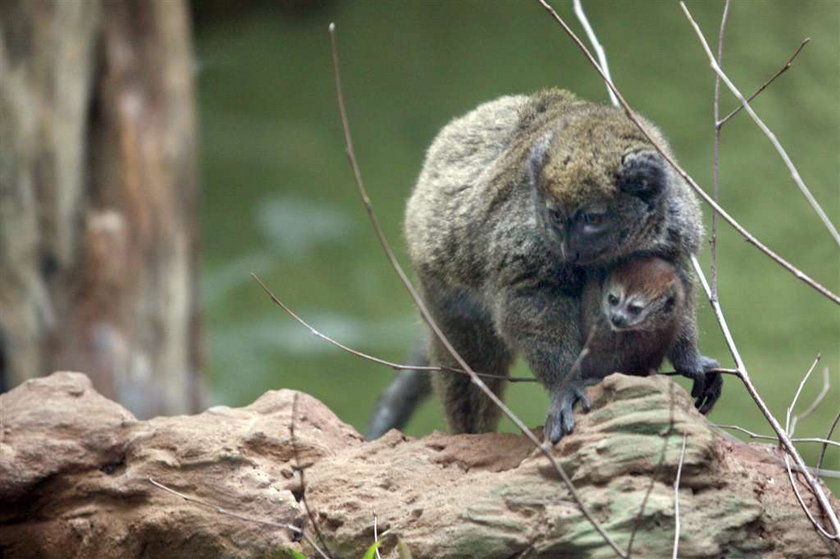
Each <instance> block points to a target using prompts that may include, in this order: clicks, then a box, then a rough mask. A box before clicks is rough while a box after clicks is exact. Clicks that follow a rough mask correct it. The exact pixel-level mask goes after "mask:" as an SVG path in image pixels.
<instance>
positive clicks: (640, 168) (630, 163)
mask: <svg viewBox="0 0 840 559" xmlns="http://www.w3.org/2000/svg"><path fill="white" fill-rule="evenodd" d="M665 164H666V163H665V161H663V160H662V157H661V156H660V155H659V153H657V152H655V151H652V150H651V151H635V152H632V153H628V154H627V155H625V156H624V158H623V159H622V162H621V171H619V176H618V188H619V189H620V190H621V191H622V192H626V193H627V194H632V195H633V196H636V197H638V198H641V199H642V200H643V201H645V202H648V203H650V202H653V201H654V200H655V199H656V198H657V197H658V196H659V195H660V194H661V193H662V192H663V190H665V181H666V175H665V169H664V165H665Z"/></svg>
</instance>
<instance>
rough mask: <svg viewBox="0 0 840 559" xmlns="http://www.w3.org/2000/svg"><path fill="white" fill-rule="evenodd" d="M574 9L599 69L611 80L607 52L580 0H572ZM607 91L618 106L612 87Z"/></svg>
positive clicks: (612, 101)
mask: <svg viewBox="0 0 840 559" xmlns="http://www.w3.org/2000/svg"><path fill="white" fill-rule="evenodd" d="M573 5H574V10H575V16H577V18H578V21H579V22H580V24H581V26H582V27H583V30H584V31H585V32H586V37H587V38H588V39H589V42H590V43H591V44H592V48H594V49H595V53H596V54H597V55H598V66H599V67H600V68H601V71H603V72H604V75H606V76H607V77H608V78H610V80H612V76H611V75H610V67H609V64H608V63H607V54H606V52H604V47H602V46H601V43H600V41H598V36H597V35H596V34H595V31H594V30H593V29H592V26H591V25H589V18H587V17H586V12H584V11H583V4H581V1H580V0H574V4H573ZM607 93H608V94H609V96H610V102H611V103H612V104H613V106H615V107H617V106H618V97H616V96H615V93H613V91H612V89H610V88H609V87H608V88H607Z"/></svg>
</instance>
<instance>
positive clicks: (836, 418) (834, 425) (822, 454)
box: [817, 411, 840, 471]
mask: <svg viewBox="0 0 840 559" xmlns="http://www.w3.org/2000/svg"><path fill="white" fill-rule="evenodd" d="M838 422H840V411H838V412H837V415H835V416H834V421H832V422H831V427H829V428H828V434H826V436H825V439H826V440H825V441H823V446H822V449H821V450H820V457H819V459H818V460H817V471H819V470H821V469H822V465H823V460H825V451H826V450H828V445H829V444H830V443H834V441H831V440H829V439H831V436H832V435H833V434H834V429H836V428H837V423H838ZM835 444H836V443H835Z"/></svg>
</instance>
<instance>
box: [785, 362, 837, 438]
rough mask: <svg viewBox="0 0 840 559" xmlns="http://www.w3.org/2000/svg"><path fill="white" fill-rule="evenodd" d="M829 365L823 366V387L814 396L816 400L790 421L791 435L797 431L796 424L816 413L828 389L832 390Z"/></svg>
mask: <svg viewBox="0 0 840 559" xmlns="http://www.w3.org/2000/svg"><path fill="white" fill-rule="evenodd" d="M828 372H829V371H828V367H823V384H822V388H821V389H820V392H819V394H817V397H816V398H814V401H813V402H811V405H810V406H808V407H807V408H806V409H805V411H804V412H802V413H800V414H799V415H794V416H793V420H792V421H791V423H790V436H791V437H792V436H793V433H794V432H795V431H796V424H797V423H799V422H800V421H802V420H803V419H805V418H806V417H808V416H809V415H811V414H812V413H814V411H816V409H817V408H818V407H819V405H820V404H821V403H822V401H823V400H824V399H825V397H826V395H827V394H828V391H829V390H831V380H830V377H829V374H828Z"/></svg>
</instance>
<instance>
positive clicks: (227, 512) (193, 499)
mask: <svg viewBox="0 0 840 559" xmlns="http://www.w3.org/2000/svg"><path fill="white" fill-rule="evenodd" d="M147 479H148V480H149V483H151V484H152V485H154V486H155V487H157V488H159V489H162V490H164V491H166V492H167V493H171V494H173V495H175V496H176V497H180V498H182V499H184V500H185V501H189V502H190V503H195V504H197V505H201V506H203V507H207V508H209V509H212V510H214V511H216V512H218V513H219V514H224V515H225V516H230V517H233V518H238V519H239V520H244V521H245V522H253V523H256V524H263V525H265V526H270V527H272V528H279V529H281V530H289V531H291V532H294V533H295V534H298V535H300V536H301V537H302V538H303V539H304V540H306V543H308V544H309V545H311V546H312V548H313V549H314V550H315V551H317V552H318V555H320V556H321V557H323V558H324V559H330V556H329V555H327V554H326V553H324V552H323V551H322V550H321V548H319V547H318V545H317V544H316V543H315V542H314V541H312V538H310V537H309V536H308V535H307V534H306V532H304V531H303V530H301V529H300V528H298V527H297V526H293V525H292V524H283V523H281V522H272V521H271V520H261V519H259V518H251V517H249V516H245V515H244V514H239V513H237V512H233V511H232V510H228V509H226V508H222V507H219V506H216V505H214V504H212V503H208V502H207V501H204V500H202V499H199V498H198V497H191V496H190V495H185V494H184V493H180V492H178V491H175V490H174V489H172V488H171V487H167V486H165V485H164V484H162V483H160V482H159V481H157V480H155V479H154V478H151V477H150V478H147Z"/></svg>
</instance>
